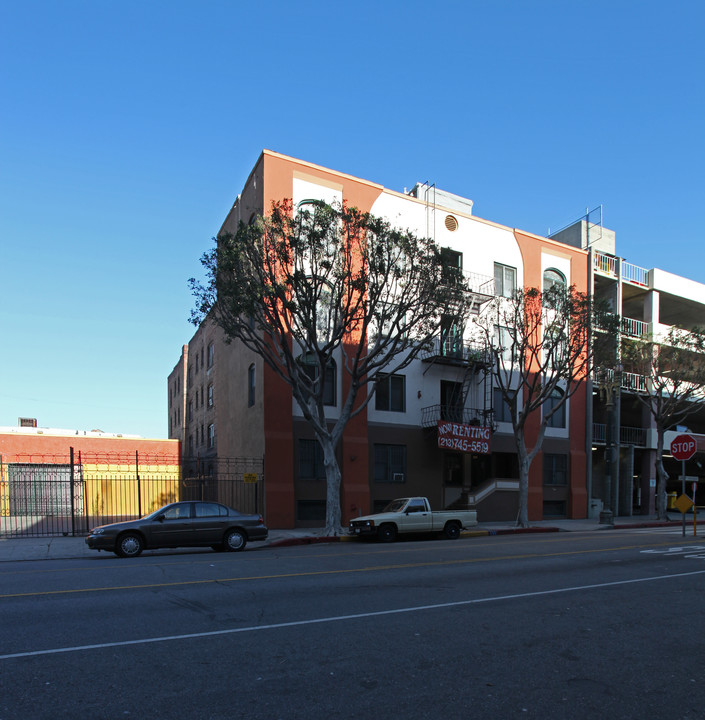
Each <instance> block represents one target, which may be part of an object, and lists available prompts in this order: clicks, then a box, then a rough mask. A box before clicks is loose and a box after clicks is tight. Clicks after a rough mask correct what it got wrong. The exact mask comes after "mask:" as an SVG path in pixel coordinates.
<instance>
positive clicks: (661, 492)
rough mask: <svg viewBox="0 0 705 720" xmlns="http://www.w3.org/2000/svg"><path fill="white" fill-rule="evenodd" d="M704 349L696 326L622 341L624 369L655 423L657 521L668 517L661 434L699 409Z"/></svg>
mask: <svg viewBox="0 0 705 720" xmlns="http://www.w3.org/2000/svg"><path fill="white" fill-rule="evenodd" d="M704 352H705V331H703V330H702V329H699V328H696V329H694V330H692V331H686V330H682V329H680V328H676V327H672V328H671V329H670V330H669V332H668V334H667V335H666V336H665V337H662V338H656V337H654V336H653V335H650V336H647V337H645V338H642V339H640V340H625V341H624V342H623V343H622V363H623V365H624V369H625V370H628V371H629V372H630V373H633V375H636V376H637V377H639V381H638V382H636V383H635V387H633V388H631V389H633V390H635V391H636V393H635V395H636V397H637V398H638V400H639V402H640V403H641V404H642V406H643V407H645V408H646V409H647V410H648V411H649V413H650V415H651V418H652V419H653V422H654V425H656V478H657V484H656V512H657V514H658V518H659V519H660V520H666V519H668V513H667V508H666V481H667V479H668V476H667V475H666V470H665V469H664V467H663V451H664V435H665V433H666V430H669V429H671V428H673V427H674V426H676V425H678V424H680V423H683V422H684V421H685V420H686V419H687V418H688V417H689V416H690V415H692V414H693V413H695V412H697V411H698V410H702V408H703V402H704V400H705V354H703V353H704ZM630 377H631V376H630Z"/></svg>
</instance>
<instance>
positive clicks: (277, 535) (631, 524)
mask: <svg viewBox="0 0 705 720" xmlns="http://www.w3.org/2000/svg"><path fill="white" fill-rule="evenodd" d="M703 522H704V523H705V519H704V520H703ZM681 525H682V519H681V516H680V514H679V513H671V514H669V521H668V522H665V521H659V520H656V519H654V518H653V517H651V518H650V517H648V516H643V515H637V516H633V517H619V518H615V522H614V525H600V524H599V522H598V520H597V519H586V520H542V521H540V522H534V523H531V526H530V527H529V528H517V527H516V525H514V524H513V523H510V522H496V523H480V524H479V525H478V526H477V527H476V528H473V529H472V530H466V531H464V532H463V533H462V535H461V537H463V538H470V537H478V536H488V535H509V534H521V533H546V532H589V531H593V530H612V529H614V530H621V529H629V528H640V527H643V528H647V527H669V526H672V527H674V528H677V527H681ZM692 525H693V518H692V515H688V516H686V527H687V528H688V530H687V531H686V532H687V534H688V535H689V536H691V537H692V534H693V530H692ZM323 532H324V531H323V530H322V529H319V530H316V529H295V530H271V529H270V531H269V537H268V538H267V540H265V541H264V542H252V543H250V544H249V548H250V549H257V548H264V547H286V546H291V545H311V544H317V543H333V542H339V541H351V542H355V541H357V538H355V537H351V536H348V535H343V536H340V537H328V536H325V535H324V534H323ZM703 532H704V533H705V530H703ZM147 552H151V551H147ZM154 552H155V553H160V554H173V553H186V552H209V553H210V552H212V550H210V548H179V549H176V550H168V549H167V550H155V551H154ZM99 555H103V553H98V552H96V551H95V550H90V549H89V548H88V546H87V545H86V543H85V540H84V538H83V537H82V536H81V537H13V538H0V563H1V562H17V561H22V560H59V559H64V560H65V559H81V558H97V557H99ZM107 555H110V553H107Z"/></svg>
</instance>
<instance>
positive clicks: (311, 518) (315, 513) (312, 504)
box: [296, 500, 326, 523]
mask: <svg viewBox="0 0 705 720" xmlns="http://www.w3.org/2000/svg"><path fill="white" fill-rule="evenodd" d="M296 508H297V513H296V514H297V515H298V516H299V517H298V519H299V520H300V521H301V522H321V523H325V521H326V501H325V500H299V501H298V503H297V504H296Z"/></svg>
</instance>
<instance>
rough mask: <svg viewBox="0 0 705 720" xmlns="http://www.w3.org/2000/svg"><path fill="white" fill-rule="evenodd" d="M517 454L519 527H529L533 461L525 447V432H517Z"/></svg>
mask: <svg viewBox="0 0 705 720" xmlns="http://www.w3.org/2000/svg"><path fill="white" fill-rule="evenodd" d="M514 437H515V438H516V444H517V454H518V456H519V513H518V515H517V527H522V528H527V527H529V468H530V467H531V460H530V458H529V455H528V453H527V452H526V448H525V446H524V432H523V430H515V435H514Z"/></svg>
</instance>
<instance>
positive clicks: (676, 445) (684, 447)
mask: <svg viewBox="0 0 705 720" xmlns="http://www.w3.org/2000/svg"><path fill="white" fill-rule="evenodd" d="M697 449H698V443H697V441H696V439H695V438H694V437H693V436H692V435H687V434H684V435H676V437H675V438H673V440H671V455H672V456H673V458H674V459H675V460H680V461H681V497H680V498H678V500H680V499H681V498H684V500H685V502H684V504H681V507H680V508H679V509H680V510H681V512H682V513H683V537H685V511H686V510H687V509H688V508H687V506H686V505H687V503H689V502H690V498H689V497H688V496H687V495H686V494H685V461H686V460H690V458H692V457H693V455H695V452H696V451H697ZM694 497H695V492H693V498H694ZM693 507H695V502H693ZM693 532H695V510H693Z"/></svg>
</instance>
